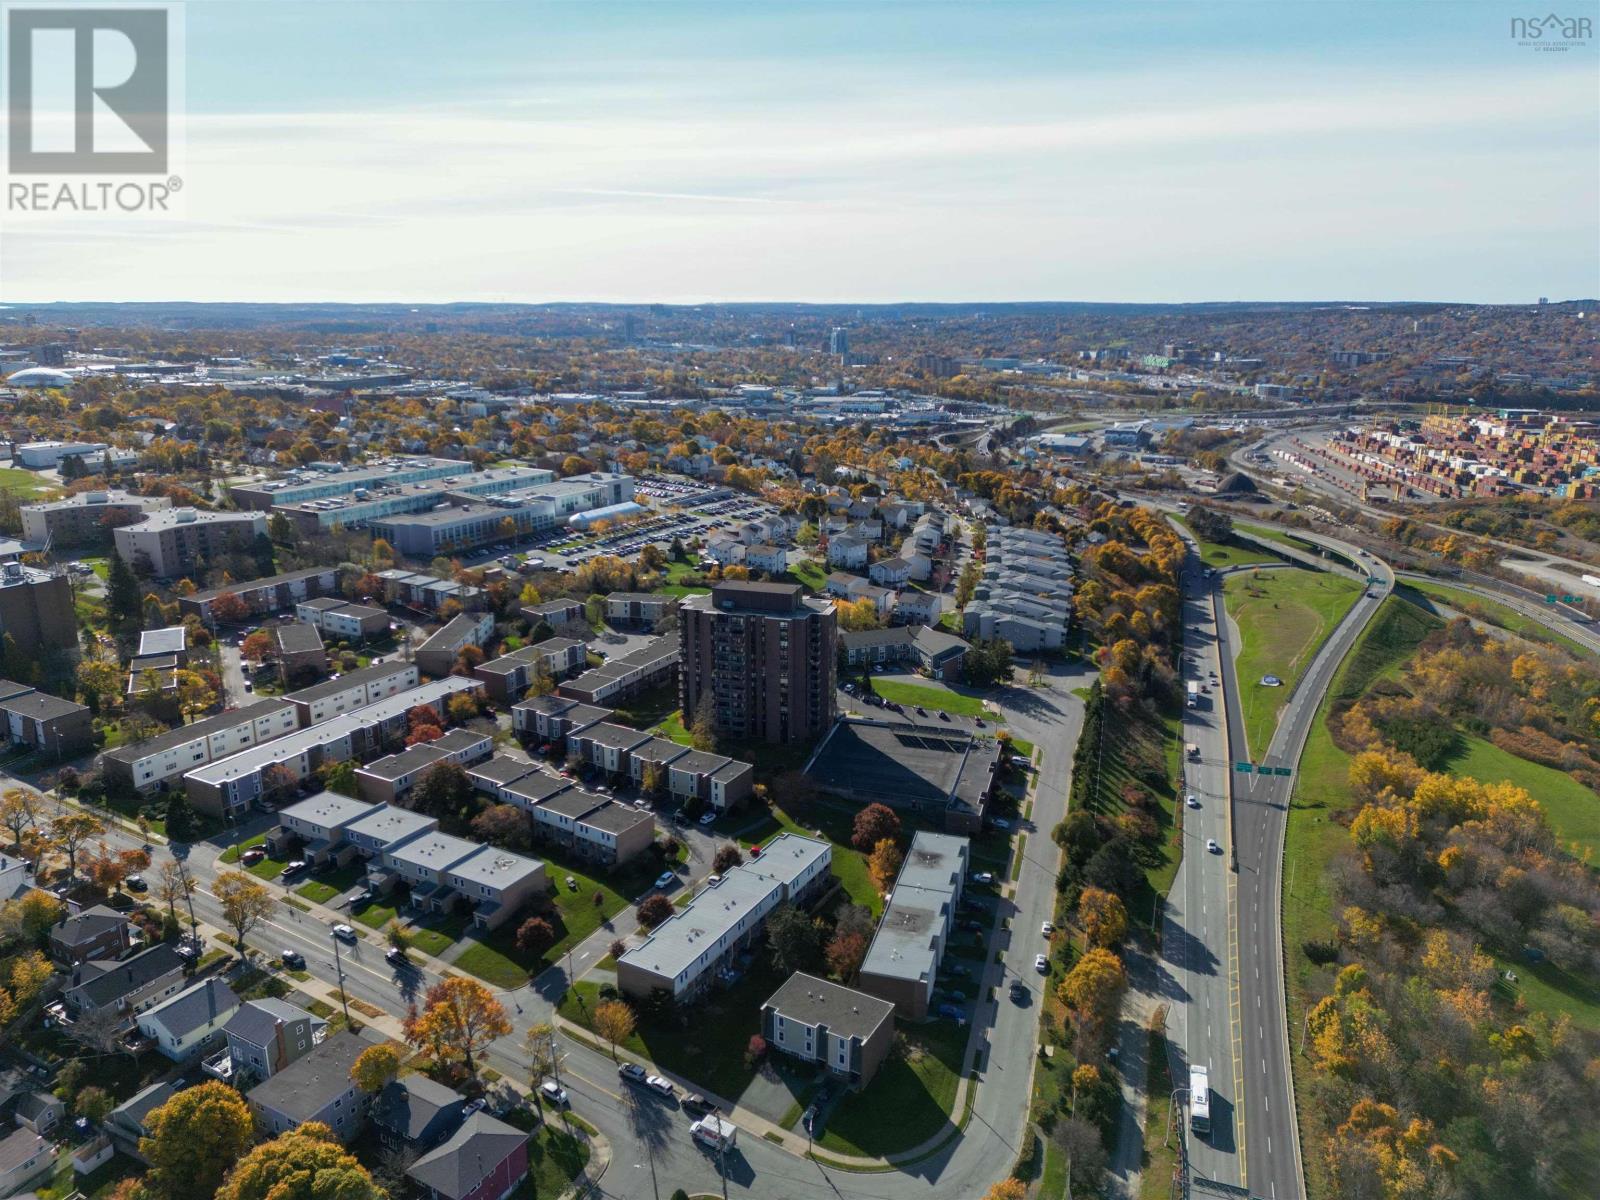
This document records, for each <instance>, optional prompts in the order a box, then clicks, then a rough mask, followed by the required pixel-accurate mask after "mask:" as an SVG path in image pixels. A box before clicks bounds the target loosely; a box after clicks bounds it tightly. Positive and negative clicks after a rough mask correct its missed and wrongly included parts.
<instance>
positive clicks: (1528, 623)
mask: <svg viewBox="0 0 1600 1200" xmlns="http://www.w3.org/2000/svg"><path fill="white" fill-rule="evenodd" d="M1400 590H1401V592H1402V593H1404V592H1405V591H1407V590H1411V591H1417V592H1420V593H1422V594H1423V595H1424V596H1428V597H1430V598H1432V599H1434V600H1438V601H1439V602H1440V603H1442V604H1448V605H1449V606H1450V607H1451V608H1453V609H1455V610H1456V611H1457V612H1459V613H1462V614H1464V615H1466V616H1469V617H1476V618H1477V619H1478V620H1480V621H1484V622H1486V623H1488V624H1490V625H1497V626H1499V627H1500V628H1501V629H1504V630H1507V631H1509V632H1511V633H1514V634H1517V635H1518V636H1519V637H1524V638H1527V639H1528V640H1529V641H1533V642H1541V643H1545V644H1550V643H1554V644H1555V645H1558V646H1560V647H1562V649H1564V650H1567V651H1568V652H1569V653H1572V654H1575V655H1577V656H1578V657H1579V658H1586V657H1588V655H1589V651H1588V650H1587V649H1585V648H1584V646H1583V645H1582V644H1581V643H1579V642H1576V641H1574V640H1573V639H1572V638H1569V637H1567V636H1566V635H1565V634H1560V633H1557V632H1555V631H1554V630H1553V629H1547V628H1545V626H1544V625H1542V624H1541V623H1540V622H1538V621H1535V620H1534V619H1533V618H1532V617H1527V616H1524V615H1523V614H1522V613H1519V612H1518V611H1517V610H1516V609H1514V608H1511V607H1509V606H1507V605H1504V604H1497V603H1496V602H1495V601H1493V600H1486V599H1484V598H1483V597H1482V596H1479V595H1476V594H1474V593H1472V592H1467V591H1463V590H1462V589H1460V588H1454V587H1451V586H1450V585H1449V584H1444V583H1435V582H1433V580H1431V579H1407V580H1405V581H1403V582H1402V583H1401V584H1400Z"/></svg>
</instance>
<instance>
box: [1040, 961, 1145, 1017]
mask: <svg viewBox="0 0 1600 1200" xmlns="http://www.w3.org/2000/svg"><path fill="white" fill-rule="evenodd" d="M1127 986H1128V975H1127V972H1126V971H1125V970H1123V967H1122V960H1121V959H1120V958H1118V957H1117V956H1116V955H1115V954H1113V953H1111V951H1109V950H1104V949H1095V950H1090V951H1088V952H1087V953H1086V954H1084V956H1083V957H1082V958H1080V959H1079V960H1078V961H1077V962H1075V963H1074V964H1073V965H1072V970H1070V971H1068V972H1067V975H1066V978H1065V979H1063V980H1062V981H1061V986H1060V988H1059V989H1057V994H1058V995H1059V996H1060V997H1061V1002H1062V1003H1063V1004H1065V1005H1067V1006H1068V1007H1069V1008H1071V1009H1072V1010H1073V1012H1074V1013H1075V1014H1076V1015H1077V1017H1078V1019H1079V1022H1080V1023H1081V1024H1082V1025H1083V1026H1084V1027H1086V1028H1088V1029H1089V1030H1091V1031H1093V1032H1095V1033H1100V1032H1103V1031H1104V1030H1105V1029H1106V1028H1107V1027H1109V1025H1110V1023H1111V1022H1112V1021H1113V1020H1115V1019H1116V1015H1117V1010H1118V1008H1119V1007H1120V1006H1121V1004H1122V993H1123V992H1124V991H1125V990H1126V988H1127Z"/></svg>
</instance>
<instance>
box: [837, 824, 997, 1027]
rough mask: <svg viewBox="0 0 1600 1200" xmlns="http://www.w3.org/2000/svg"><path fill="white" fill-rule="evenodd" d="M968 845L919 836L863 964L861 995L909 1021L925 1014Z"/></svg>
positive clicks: (953, 917)
mask: <svg viewBox="0 0 1600 1200" xmlns="http://www.w3.org/2000/svg"><path fill="white" fill-rule="evenodd" d="M970 853H971V846H970V843H969V842H968V841H967V839H966V838H964V837H955V836H952V835H950V834H944V833H928V832H926V831H924V832H919V833H918V834H917V835H916V836H915V837H913V838H912V839H911V849H910V850H909V851H908V852H907V854H906V858H905V862H904V863H903V864H902V865H901V867H900V875H899V877H898V878H897V879H896V880H895V884H894V891H893V892H892V894H891V897H890V900H889V904H888V906H887V907H885V909H884V911H883V917H882V919H881V920H880V921H879V922H878V930H877V933H875V934H874V935H873V938H872V945H871V946H869V947H868V949H867V957H866V958H865V959H864V960H863V961H862V964H861V972H860V975H859V976H858V979H857V982H858V983H859V985H860V987H861V990H862V991H865V992H868V993H870V994H871V995H874V996H877V997H879V998H881V999H883V1000H887V1001H889V1002H890V1003H891V1004H893V1005H894V1006H895V1007H896V1008H897V1009H898V1010H899V1011H900V1012H901V1013H903V1014H904V1015H905V1016H907V1017H909V1018H911V1019H913V1020H921V1019H922V1018H923V1017H925V1016H927V1015H928V1006H929V1003H930V1002H931V1001H932V998H933V987H934V981H935V979H936V978H937V976H938V973H939V964H940V962H941V961H943V958H944V951H945V946H946V945H947V944H948V940H949V937H950V932H951V930H952V929H953V928H954V927H955V920H956V911H957V907H958V906H959V904H960V902H961V889H962V883H963V881H964V880H965V878H966V873H967V865H968V863H969V861H970Z"/></svg>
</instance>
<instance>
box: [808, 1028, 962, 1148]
mask: <svg viewBox="0 0 1600 1200" xmlns="http://www.w3.org/2000/svg"><path fill="white" fill-rule="evenodd" d="M905 1039H906V1049H907V1052H906V1054H905V1055H904V1056H899V1055H891V1056H890V1057H889V1058H888V1060H887V1061H885V1062H884V1064H883V1066H882V1067H881V1068H879V1070H878V1074H877V1075H876V1077H874V1079H873V1081H872V1083H871V1084H869V1085H868V1086H867V1087H866V1088H865V1089H863V1090H862V1091H859V1092H852V1093H850V1094H849V1095H848V1096H846V1097H845V1098H844V1099H843V1100H841V1101H840V1102H839V1105H838V1107H837V1108H835V1109H834V1111H833V1114H832V1115H831V1116H830V1117H829V1118H828V1123H827V1126H826V1127H825V1128H824V1130H823V1133H822V1140H821V1141H820V1142H818V1143H817V1145H818V1146H820V1147H821V1148H822V1149H824V1150H832V1151H834V1152H836V1153H839V1154H861V1155H867V1156H869V1157H878V1156H882V1155H888V1154H894V1153H896V1152H898V1151H901V1150H909V1149H910V1148H911V1147H913V1146H917V1145H920V1144H921V1143H923V1142H925V1141H927V1140H928V1139H929V1138H931V1137H933V1136H934V1135H935V1134H937V1133H938V1132H939V1131H940V1130H941V1129H943V1128H945V1127H946V1126H948V1125H949V1124H950V1123H951V1120H950V1113H951V1110H952V1108H953V1107H954V1105H955V1098H956V1085H957V1084H958V1083H959V1082H960V1078H961V1058H962V1055H963V1054H964V1053H965V1052H966V1046H967V1031H966V1029H965V1028H961V1029H957V1028H956V1026H955V1025H954V1024H953V1023H952V1022H950V1021H936V1022H933V1023H932V1024H929V1025H924V1026H921V1027H918V1028H910V1027H907V1028H906V1029H905Z"/></svg>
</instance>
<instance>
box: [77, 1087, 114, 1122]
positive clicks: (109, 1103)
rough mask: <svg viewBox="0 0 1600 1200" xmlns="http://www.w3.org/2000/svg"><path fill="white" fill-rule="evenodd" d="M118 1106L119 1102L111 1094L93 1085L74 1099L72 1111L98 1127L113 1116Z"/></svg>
mask: <svg viewBox="0 0 1600 1200" xmlns="http://www.w3.org/2000/svg"><path fill="white" fill-rule="evenodd" d="M116 1106H117V1102H116V1100H115V1099H114V1098H113V1097H112V1095H111V1093H110V1092H108V1091H106V1090H105V1088H103V1087H95V1086H94V1085H92V1084H91V1085H90V1086H89V1087H86V1088H84V1089H83V1090H82V1091H80V1092H79V1093H78V1094H77V1096H76V1097H75V1098H74V1099H73V1102H72V1111H73V1112H74V1113H76V1114H77V1115H78V1116H80V1117H84V1118H86V1119H87V1120H90V1121H93V1122H94V1123H95V1124H96V1125H98V1124H100V1122H102V1121H104V1120H105V1119H106V1118H107V1117H108V1116H110V1115H111V1110H112V1109H113V1108H115V1107H116Z"/></svg>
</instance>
